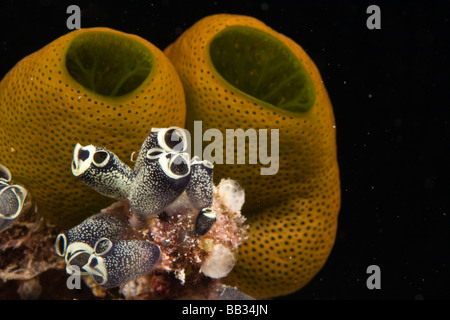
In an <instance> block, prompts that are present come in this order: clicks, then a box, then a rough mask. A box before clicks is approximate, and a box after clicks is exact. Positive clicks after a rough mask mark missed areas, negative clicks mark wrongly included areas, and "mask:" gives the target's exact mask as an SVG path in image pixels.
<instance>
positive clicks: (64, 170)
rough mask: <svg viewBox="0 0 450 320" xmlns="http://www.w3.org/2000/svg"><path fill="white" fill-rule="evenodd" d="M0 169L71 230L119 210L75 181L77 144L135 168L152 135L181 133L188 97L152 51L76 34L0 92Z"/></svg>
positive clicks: (99, 32)
mask: <svg viewBox="0 0 450 320" xmlns="http://www.w3.org/2000/svg"><path fill="white" fill-rule="evenodd" d="M0 114H1V117H0V163H1V164H3V165H5V166H6V167H8V168H9V169H10V171H11V172H12V174H13V175H14V178H15V179H16V180H17V181H20V183H21V184H23V185H24V186H25V187H26V188H27V189H28V190H29V192H30V193H31V194H32V196H33V198H34V199H35V200H36V203H37V206H38V208H39V211H40V213H41V214H42V215H43V216H44V217H45V218H46V219H47V221H48V222H50V223H51V224H55V225H59V226H61V227H65V228H67V227H71V226H73V225H75V224H76V223H79V222H80V221H82V220H83V219H84V218H86V217H87V216H90V215H92V214H94V213H97V212H98V211H99V210H100V209H101V208H104V207H105V206H107V204H108V203H110V202H111V201H112V200H111V199H109V198H106V197H103V196H100V195H99V194H98V193H97V192H95V191H93V190H92V189H90V188H89V187H87V186H85V185H83V184H81V183H80V182H79V181H77V179H76V178H75V177H74V176H73V175H72V172H71V161H72V153H73V148H74V146H75V144H76V143H80V144H82V145H88V144H94V145H98V146H103V147H106V148H107V149H109V150H111V151H113V152H114V153H116V154H117V155H118V156H119V158H121V159H122V160H123V161H125V162H126V163H127V164H129V165H131V166H132V164H131V163H130V156H131V154H132V152H133V151H138V150H139V148H140V146H141V144H142V142H143V141H144V140H145V138H146V136H147V135H148V134H149V132H150V130H151V128H152V127H168V126H184V123H185V116H186V109H185V96H184V92H183V87H182V84H181V82H180V79H179V77H178V75H177V73H176V71H175V69H174V67H173V65H172V64H171V63H170V61H169V60H168V59H167V57H166V56H165V55H164V54H163V53H162V51H161V50H159V49H158V48H156V47H155V46H154V45H152V44H151V43H149V42H148V41H146V40H144V39H142V38H140V37H138V36H135V35H131V34H126V33H123V32H119V31H116V30H112V29H108V28H91V29H81V30H76V31H73V32H70V33H68V34H66V35H64V36H62V37H60V38H58V39H56V40H55V41H53V42H52V43H50V44H48V45H47V46H45V47H44V48H42V49H41V50H39V51H37V52H35V53H33V54H31V55H29V56H27V57H26V58H24V59H23V60H21V61H20V62H18V63H17V65H16V66H15V67H14V68H13V69H12V70H11V71H10V72H9V73H8V74H7V75H6V76H5V77H4V79H3V80H2V81H1V83H0Z"/></svg>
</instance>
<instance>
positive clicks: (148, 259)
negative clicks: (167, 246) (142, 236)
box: [83, 239, 161, 288]
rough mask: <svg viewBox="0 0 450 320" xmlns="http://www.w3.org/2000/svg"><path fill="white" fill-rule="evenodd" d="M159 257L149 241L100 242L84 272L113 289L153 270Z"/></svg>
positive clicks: (84, 267) (101, 240)
mask: <svg viewBox="0 0 450 320" xmlns="http://www.w3.org/2000/svg"><path fill="white" fill-rule="evenodd" d="M160 257H161V251H160V249H159V247H158V246H157V245H155V244H153V243H151V242H149V241H141V240H121V241H111V240H110V239H100V240H99V241H98V244H97V245H96V247H95V250H94V252H93V253H92V254H91V255H90V257H89V260H88V262H87V264H86V265H85V266H83V269H84V270H86V271H87V272H88V273H89V275H90V276H91V278H92V279H93V280H94V282H95V283H97V284H98V285H100V286H103V287H105V288H112V287H117V286H119V285H121V284H124V283H126V282H128V281H131V280H133V279H136V278H138V277H141V276H143V275H145V274H146V273H148V272H150V271H152V270H153V268H155V266H156V265H157V264H158V263H159V261H160Z"/></svg>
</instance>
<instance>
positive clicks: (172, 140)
mask: <svg viewBox="0 0 450 320" xmlns="http://www.w3.org/2000/svg"><path fill="white" fill-rule="evenodd" d="M187 147H188V139H187V135H186V129H182V128H179V127H170V128H152V131H151V132H150V134H149V135H148V136H147V138H146V139H145V141H144V143H142V146H141V149H140V150H139V154H138V157H137V159H136V162H135V164H134V171H135V172H139V170H140V169H141V168H142V166H143V164H144V161H145V158H146V157H147V153H148V151H149V150H150V149H154V148H159V149H163V150H164V151H166V152H186V150H187Z"/></svg>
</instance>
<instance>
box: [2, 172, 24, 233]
mask: <svg viewBox="0 0 450 320" xmlns="http://www.w3.org/2000/svg"><path fill="white" fill-rule="evenodd" d="M27 197H28V192H27V190H26V189H25V188H24V187H22V186H19V185H14V184H11V172H10V171H9V170H8V168H6V167H5V166H3V165H0V232H1V231H3V230H6V228H8V227H10V226H11V225H12V224H13V223H15V222H16V221H17V220H18V219H19V216H20V214H21V213H22V211H23V210H24V205H25V201H26V200H27V199H28V198H27Z"/></svg>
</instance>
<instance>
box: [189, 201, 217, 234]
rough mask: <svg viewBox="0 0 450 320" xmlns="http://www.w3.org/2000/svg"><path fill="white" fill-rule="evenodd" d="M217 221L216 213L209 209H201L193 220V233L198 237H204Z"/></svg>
mask: <svg viewBox="0 0 450 320" xmlns="http://www.w3.org/2000/svg"><path fill="white" fill-rule="evenodd" d="M216 220H217V214H216V212H215V211H214V210H213V209H211V208H203V209H202V210H200V211H199V213H198V214H197V219H196V220H195V230H194V231H195V233H196V234H198V235H201V236H203V235H205V234H206V233H207V232H208V231H209V230H210V229H211V228H212V226H213V225H214V223H215V222H216Z"/></svg>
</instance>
